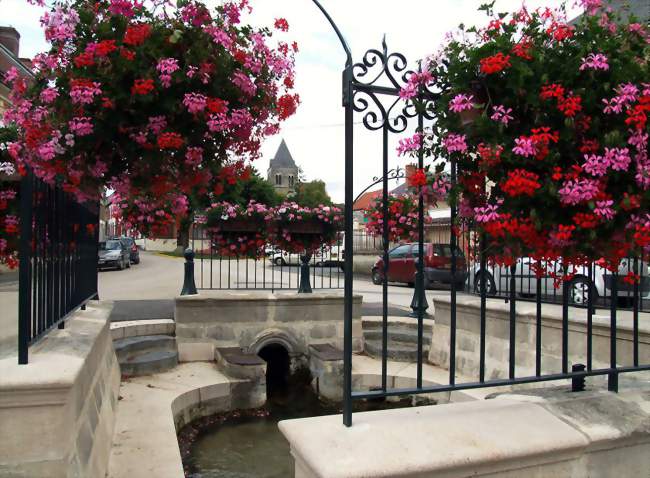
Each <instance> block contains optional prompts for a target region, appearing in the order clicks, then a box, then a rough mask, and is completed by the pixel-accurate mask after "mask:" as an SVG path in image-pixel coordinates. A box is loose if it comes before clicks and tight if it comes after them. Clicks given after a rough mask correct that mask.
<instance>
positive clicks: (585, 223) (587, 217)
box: [573, 212, 600, 229]
mask: <svg viewBox="0 0 650 478" xmlns="http://www.w3.org/2000/svg"><path fill="white" fill-rule="evenodd" d="M573 222H575V223H576V224H577V225H578V227H582V228H583V229H593V228H594V227H596V226H597V225H598V224H599V223H600V220H599V219H598V217H597V216H596V215H595V214H592V213H585V212H579V213H577V214H576V215H574V216H573Z"/></svg>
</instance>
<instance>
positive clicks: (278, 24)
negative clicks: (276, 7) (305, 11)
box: [275, 18, 289, 32]
mask: <svg viewBox="0 0 650 478" xmlns="http://www.w3.org/2000/svg"><path fill="white" fill-rule="evenodd" d="M275 28H277V29H278V30H280V31H283V32H288V31H289V22H287V21H286V20H285V19H284V18H277V19H276V20H275Z"/></svg>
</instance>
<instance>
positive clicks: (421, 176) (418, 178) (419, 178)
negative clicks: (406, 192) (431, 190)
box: [408, 169, 427, 188]
mask: <svg viewBox="0 0 650 478" xmlns="http://www.w3.org/2000/svg"><path fill="white" fill-rule="evenodd" d="M408 182H409V186H411V187H413V188H419V187H422V186H426V184H427V175H426V173H425V172H424V169H417V170H415V171H414V172H413V174H411V175H409V177H408Z"/></svg>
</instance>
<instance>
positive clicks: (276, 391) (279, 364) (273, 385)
mask: <svg viewBox="0 0 650 478" xmlns="http://www.w3.org/2000/svg"><path fill="white" fill-rule="evenodd" d="M258 355H259V356H260V358H262V359H263V360H264V361H265V362H266V397H267V399H273V398H277V397H278V396H285V395H286V394H287V391H288V388H289V376H290V372H291V360H290V358H289V351H288V350H287V349H286V348H285V346H284V345H282V344H280V343H268V344H266V345H264V346H263V347H262V348H261V349H260V351H259V352H258Z"/></svg>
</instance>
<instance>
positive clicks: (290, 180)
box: [289, 176, 293, 188]
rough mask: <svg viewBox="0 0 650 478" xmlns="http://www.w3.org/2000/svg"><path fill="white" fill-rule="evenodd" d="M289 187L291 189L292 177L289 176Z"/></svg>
mask: <svg viewBox="0 0 650 478" xmlns="http://www.w3.org/2000/svg"><path fill="white" fill-rule="evenodd" d="M289 187H290V188H292V187H293V176H289Z"/></svg>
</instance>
